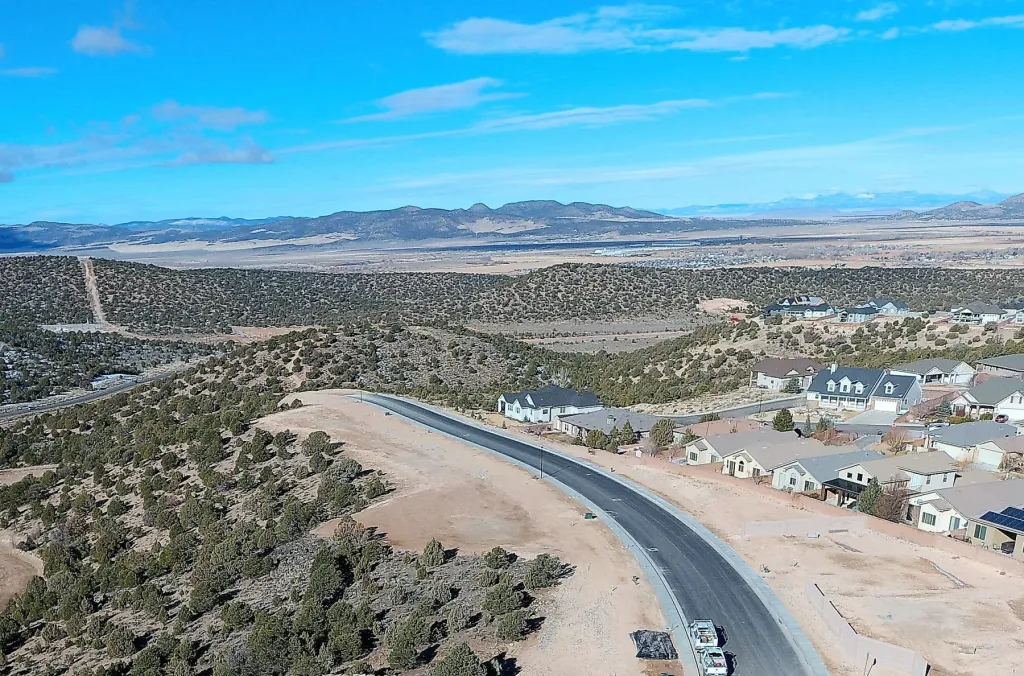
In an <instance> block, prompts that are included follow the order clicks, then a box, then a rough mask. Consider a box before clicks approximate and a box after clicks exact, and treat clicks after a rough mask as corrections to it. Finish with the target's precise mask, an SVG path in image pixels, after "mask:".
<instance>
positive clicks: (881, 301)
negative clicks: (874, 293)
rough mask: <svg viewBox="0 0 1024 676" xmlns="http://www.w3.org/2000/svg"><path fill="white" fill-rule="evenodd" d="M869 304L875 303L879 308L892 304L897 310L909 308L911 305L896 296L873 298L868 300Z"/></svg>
mask: <svg viewBox="0 0 1024 676" xmlns="http://www.w3.org/2000/svg"><path fill="white" fill-rule="evenodd" d="M867 304H868V305H874V306H875V307H877V308H881V307H885V306H886V305H892V306H893V307H894V308H896V309H897V310H909V309H910V306H909V305H907V304H906V303H904V302H903V301H901V300H896V299H895V298H872V299H871V300H869V301H868V302H867Z"/></svg>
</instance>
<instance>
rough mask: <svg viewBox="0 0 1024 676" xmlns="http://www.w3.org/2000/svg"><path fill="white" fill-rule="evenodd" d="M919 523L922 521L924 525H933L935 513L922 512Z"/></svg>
mask: <svg viewBox="0 0 1024 676" xmlns="http://www.w3.org/2000/svg"><path fill="white" fill-rule="evenodd" d="M921 523H923V524H924V525H926V526H934V525H935V515H934V514H929V513H928V512H922V513H921Z"/></svg>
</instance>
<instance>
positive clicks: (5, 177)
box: [0, 169, 14, 183]
mask: <svg viewBox="0 0 1024 676" xmlns="http://www.w3.org/2000/svg"><path fill="white" fill-rule="evenodd" d="M13 180H14V174H12V173H11V172H9V171H7V170H6V169H0V183H10V182H11V181H13Z"/></svg>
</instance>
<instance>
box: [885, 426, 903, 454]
mask: <svg viewBox="0 0 1024 676" xmlns="http://www.w3.org/2000/svg"><path fill="white" fill-rule="evenodd" d="M907 440H908V437H907V433H906V432H904V431H903V430H899V429H896V428H895V427H894V428H892V429H891V430H889V431H888V432H886V433H885V436H883V437H882V441H884V442H885V445H886V446H888V448H889V452H890V453H892V454H893V455H896V454H897V453H899V452H900V451H902V450H903V447H904V446H906V443H907Z"/></svg>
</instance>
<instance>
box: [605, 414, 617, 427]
mask: <svg viewBox="0 0 1024 676" xmlns="http://www.w3.org/2000/svg"><path fill="white" fill-rule="evenodd" d="M605 422H606V423H608V424H609V425H614V424H615V416H613V415H610V416H608V417H607V418H606V419H605Z"/></svg>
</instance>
